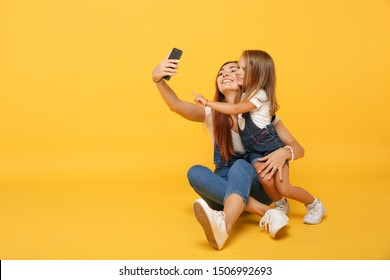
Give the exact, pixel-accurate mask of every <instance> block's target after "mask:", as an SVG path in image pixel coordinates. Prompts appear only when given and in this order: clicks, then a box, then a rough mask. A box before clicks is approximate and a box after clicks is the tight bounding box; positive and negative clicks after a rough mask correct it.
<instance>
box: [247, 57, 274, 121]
mask: <svg viewBox="0 0 390 280" xmlns="http://www.w3.org/2000/svg"><path fill="white" fill-rule="evenodd" d="M242 57H244V58H245V61H246V66H245V67H246V69H245V78H244V81H243V86H242V92H245V100H249V99H251V98H252V97H253V96H254V95H255V94H256V93H257V92H258V91H259V90H261V89H263V90H265V92H266V93H267V101H269V107H270V116H273V115H274V114H275V113H276V111H277V110H278V109H279V105H278V103H277V101H276V92H275V87H276V73H275V65H274V61H273V59H272V57H271V56H270V55H269V54H268V53H266V52H265V51H261V50H245V51H244V52H243V53H242Z"/></svg>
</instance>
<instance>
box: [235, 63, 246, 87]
mask: <svg viewBox="0 0 390 280" xmlns="http://www.w3.org/2000/svg"><path fill="white" fill-rule="evenodd" d="M245 67H246V60H245V58H244V57H243V56H241V57H240V59H239V60H238V69H237V72H236V78H237V83H238V85H240V86H242V85H243V83H244V79H245Z"/></svg>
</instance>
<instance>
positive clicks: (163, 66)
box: [152, 59, 205, 122]
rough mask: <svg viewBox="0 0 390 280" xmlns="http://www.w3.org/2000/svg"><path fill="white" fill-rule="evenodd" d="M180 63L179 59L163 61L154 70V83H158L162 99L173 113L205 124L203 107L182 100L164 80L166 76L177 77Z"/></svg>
mask: <svg viewBox="0 0 390 280" xmlns="http://www.w3.org/2000/svg"><path fill="white" fill-rule="evenodd" d="M179 61H180V60H177V59H164V60H163V61H161V62H160V63H159V64H158V65H157V66H156V67H155V68H154V70H153V73H152V79H153V82H155V83H156V86H157V89H158V91H159V92H160V95H161V97H162V98H163V100H164V102H165V103H166V104H167V105H168V107H169V109H170V110H171V111H173V112H175V113H177V114H179V115H180V116H182V117H183V118H185V119H187V120H190V121H194V122H203V121H204V118H205V110H204V108H203V106H202V105H199V104H193V103H190V102H187V101H183V100H181V99H180V98H179V97H178V96H177V95H176V93H175V92H174V91H173V90H172V89H171V87H170V86H169V85H168V84H167V83H166V82H165V80H164V79H163V77H164V76H176V74H177V69H178V63H179Z"/></svg>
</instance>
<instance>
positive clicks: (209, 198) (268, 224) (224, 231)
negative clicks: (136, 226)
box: [152, 59, 303, 250]
mask: <svg viewBox="0 0 390 280" xmlns="http://www.w3.org/2000/svg"><path fill="white" fill-rule="evenodd" d="M178 63H179V60H172V59H165V60H163V61H162V62H161V63H160V64H158V65H157V66H156V67H155V69H154V71H153V73H152V79H153V81H154V82H155V83H156V86H157V89H158V90H159V92H160V95H161V97H162V98H163V99H164V101H165V103H166V104H167V105H168V107H169V108H170V109H171V111H173V112H175V113H177V114H179V115H180V116H182V117H184V118H185V119H188V120H190V121H195V122H204V123H205V124H206V126H207V128H208V129H209V131H210V135H211V137H212V140H213V142H214V144H215V145H214V147H215V149H214V162H215V165H216V169H215V171H214V172H212V171H211V170H210V169H208V168H207V167H204V166H199V165H196V166H193V167H191V168H190V170H189V171H188V179H189V182H190V184H191V186H192V187H193V188H194V190H195V191H196V192H197V193H198V194H199V195H200V196H201V197H202V198H201V199H197V200H196V201H195V202H194V205H193V208H194V213H195V216H196V218H197V219H198V221H199V223H200V224H201V225H202V227H203V229H204V231H205V234H206V237H207V239H208V241H209V243H210V244H211V245H212V246H213V247H214V248H216V249H218V250H220V249H222V247H223V246H224V244H225V242H226V240H227V238H228V234H229V233H230V231H231V229H232V227H233V225H234V223H235V222H236V221H237V219H238V217H239V216H240V215H241V213H242V212H243V211H244V210H245V211H247V212H250V213H254V214H257V215H259V216H263V218H262V219H261V221H260V226H261V227H265V228H266V231H269V232H270V234H271V236H272V237H275V235H276V233H277V232H278V231H279V230H280V229H281V228H283V227H284V226H286V225H287V221H288V217H287V216H286V215H285V214H284V213H283V212H282V211H278V210H274V209H271V207H269V206H268V205H267V204H269V203H270V199H269V198H268V197H267V196H266V195H265V194H264V192H263V190H262V188H261V186H260V183H259V181H258V178H257V174H256V172H255V171H254V169H253V168H252V166H251V165H250V164H249V162H247V161H246V160H245V156H244V155H245V150H244V149H243V145H242V143H241V140H240V138H239V135H238V133H237V131H238V127H237V118H236V117H231V116H227V115H223V114H220V113H217V112H212V111H211V109H210V108H208V107H204V106H202V105H199V104H193V103H190V102H186V101H182V100H180V99H179V98H178V97H177V95H176V94H175V92H174V91H173V90H172V89H171V88H170V87H169V86H168V84H167V83H166V82H165V81H164V79H163V77H164V76H175V75H176V74H177V68H178ZM236 70H237V63H236V62H228V63H225V64H224V65H223V66H222V67H221V69H220V71H219V73H218V76H217V80H216V88H217V89H216V95H215V100H216V101H221V102H229V103H234V100H235V98H236V95H237V94H238V93H239V85H238V83H237V80H236V76H235V72H236ZM273 124H274V126H275V129H276V130H277V131H278V133H279V135H280V137H281V139H282V140H283V141H284V143H286V144H288V145H289V146H290V147H292V149H294V154H295V159H297V158H299V157H302V156H303V149H302V147H301V146H300V145H299V143H298V142H297V141H296V140H295V139H294V137H293V136H292V135H291V134H290V133H289V132H288V131H287V129H286V128H285V127H284V125H283V124H282V122H281V121H280V120H278V118H276V119H275V120H274V123H273ZM289 157H290V154H289V153H287V152H286V149H279V150H277V151H275V152H273V153H272V154H270V155H268V156H267V157H265V158H262V159H260V160H262V161H265V164H264V166H263V169H262V170H261V174H262V176H265V177H266V178H272V176H273V174H274V173H275V172H276V170H281V168H282V166H283V164H284V162H285V161H286V160H288V159H289ZM264 203H266V204H264Z"/></svg>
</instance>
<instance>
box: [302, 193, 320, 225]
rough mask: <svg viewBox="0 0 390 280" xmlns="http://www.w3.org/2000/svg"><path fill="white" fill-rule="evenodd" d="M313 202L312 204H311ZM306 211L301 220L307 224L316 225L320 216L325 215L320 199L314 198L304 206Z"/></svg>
mask: <svg viewBox="0 0 390 280" xmlns="http://www.w3.org/2000/svg"><path fill="white" fill-rule="evenodd" d="M313 204H314V206H313ZM306 210H307V211H308V213H307V214H306V215H305V217H304V218H303V222H304V223H305V224H309V225H317V224H319V223H321V221H322V217H323V216H324V215H325V207H324V205H323V204H322V202H321V200H319V199H318V198H316V200H315V201H314V202H313V203H312V204H311V205H308V206H307V207H306Z"/></svg>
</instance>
